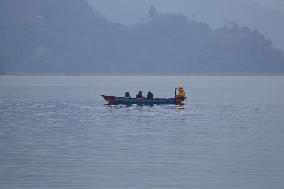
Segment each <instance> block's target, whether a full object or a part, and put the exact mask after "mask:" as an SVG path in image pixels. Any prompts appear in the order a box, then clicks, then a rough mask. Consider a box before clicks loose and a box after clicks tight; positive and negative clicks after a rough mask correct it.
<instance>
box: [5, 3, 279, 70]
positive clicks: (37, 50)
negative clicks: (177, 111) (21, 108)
mask: <svg viewBox="0 0 284 189" xmlns="http://www.w3.org/2000/svg"><path fill="white" fill-rule="evenodd" d="M0 51H1V52H2V53H4V54H6V55H8V57H9V58H10V62H11V65H10V67H11V68H10V69H9V70H11V71H12V72H14V73H74V74H81V73H94V74H95V73H105V74H113V73H120V74H147V73H148V74H176V73H183V74H190V73H197V74H198V73H203V74H206V73H209V74H211V73H219V74H236V73H247V74H250V73H251V74H264V73H268V74H277V73H284V55H283V53H282V52H281V51H280V50H277V49H274V48H273V47H272V46H271V41H270V40H269V39H267V38H265V37H264V36H263V35H261V34H259V33H258V32H257V31H256V30H253V31H252V30H250V29H249V28H248V27H239V26H238V25H236V24H234V23H228V24H227V25H226V26H225V27H224V28H220V29H211V28H210V27H209V25H208V24H206V23H203V22H198V21H192V20H189V19H188V18H187V17H185V16H183V15H181V14H174V13H160V12H158V11H157V10H156V9H155V7H152V8H151V11H150V12H149V18H148V20H145V21H144V22H141V23H139V24H137V25H135V26H132V27H127V26H123V25H121V24H118V23H114V22H111V21H109V20H107V19H105V18H104V17H102V16H101V15H100V14H98V13H96V12H94V11H93V9H92V7H91V6H90V5H89V4H88V3H87V2H86V1H85V0H60V1H58V0H48V1H46V0H1V1H0ZM0 67H1V64H0ZM0 70H1V68H0ZM3 70H4V69H3ZM5 70H7V69H5Z"/></svg>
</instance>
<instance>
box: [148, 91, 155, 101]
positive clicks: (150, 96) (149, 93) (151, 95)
mask: <svg viewBox="0 0 284 189" xmlns="http://www.w3.org/2000/svg"><path fill="white" fill-rule="evenodd" d="M153 98H154V95H153V93H152V92H151V91H149V92H148V94H147V99H153Z"/></svg>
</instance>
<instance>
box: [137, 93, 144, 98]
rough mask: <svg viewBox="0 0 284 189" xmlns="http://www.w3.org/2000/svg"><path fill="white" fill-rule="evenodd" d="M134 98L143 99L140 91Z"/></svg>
mask: <svg viewBox="0 0 284 189" xmlns="http://www.w3.org/2000/svg"><path fill="white" fill-rule="evenodd" d="M136 98H144V97H143V94H142V91H139V92H138V94H137V95H136Z"/></svg>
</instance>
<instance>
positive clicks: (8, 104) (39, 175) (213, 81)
mask: <svg viewBox="0 0 284 189" xmlns="http://www.w3.org/2000/svg"><path fill="white" fill-rule="evenodd" d="M180 84H182V85H183V86H184V87H185V89H186V91H187V96H188V97H189V99H190V100H189V101H187V102H186V105H185V106H184V108H183V109H181V108H179V107H176V106H169V105H166V106H153V107H149V106H142V107H141V106H131V107H125V106H113V107H110V106H106V105H104V104H105V102H104V100H103V99H102V98H101V97H100V95H101V94H108V95H118V96H122V95H124V92H125V91H130V93H131V95H132V96H134V95H135V94H136V93H137V91H138V90H143V91H144V93H145V94H146V93H147V92H148V91H149V90H151V91H152V92H153V93H154V96H156V97H171V96H173V95H174V90H173V89H174V88H175V87H177V86H179V85H180ZM0 188H1V189H2V188H3V189H14V188H25V189H59V188H60V189H62V188H63V189H73V188H74V189H97V188H98V189H174V188H182V189H189V188H192V189H244V188H246V189H267V188H271V189H283V188H284V77H276V76H275V77H256V76H254V77H227V76H226V77H217V76H212V77H201V76H200V77H152V76H151V77H150V76H149V77H134V76H133V77H132V76H131V77H130V76H129V77H100V76H1V77H0Z"/></svg>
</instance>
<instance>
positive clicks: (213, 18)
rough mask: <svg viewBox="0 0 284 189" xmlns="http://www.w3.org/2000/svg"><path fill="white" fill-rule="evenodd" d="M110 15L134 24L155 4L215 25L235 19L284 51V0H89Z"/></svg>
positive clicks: (162, 9) (163, 8) (115, 18)
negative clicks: (270, 40) (257, 31)
mask: <svg viewBox="0 0 284 189" xmlns="http://www.w3.org/2000/svg"><path fill="white" fill-rule="evenodd" d="M88 1H89V2H90V3H91V4H92V5H93V7H94V8H95V9H96V10H99V11H100V12H101V13H102V14H103V15H105V16H106V17H107V18H109V19H111V20H114V21H117V22H121V23H124V24H133V23H135V22H137V21H138V20H139V18H143V17H145V16H147V13H148V9H149V7H150V6H151V5H152V4H153V5H155V6H156V7H157V9H158V10H160V11H163V12H164V11H169V12H179V13H183V14H185V15H187V16H189V17H190V16H192V15H195V16H196V17H197V18H198V20H201V21H205V22H207V23H209V24H210V25H211V26H212V27H222V25H223V24H224V23H225V22H227V21H235V22H237V23H238V24H240V25H247V26H249V27H251V28H256V29H258V30H259V31H260V32H261V33H263V34H264V35H266V36H267V37H269V38H270V39H272V41H273V44H274V46H275V47H278V48H281V49H282V50H284V37H283V33H284V0H88Z"/></svg>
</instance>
